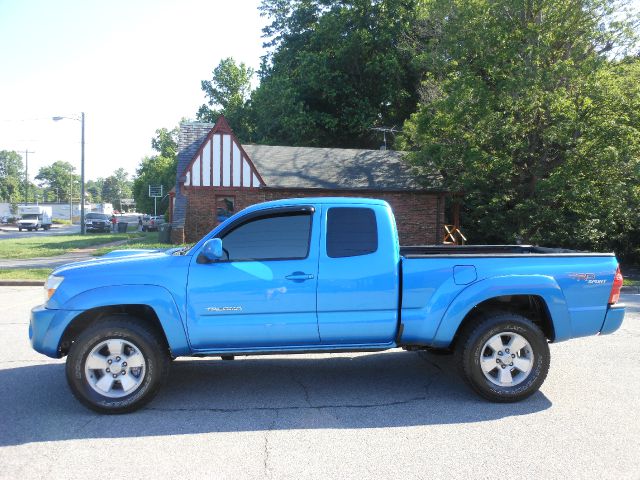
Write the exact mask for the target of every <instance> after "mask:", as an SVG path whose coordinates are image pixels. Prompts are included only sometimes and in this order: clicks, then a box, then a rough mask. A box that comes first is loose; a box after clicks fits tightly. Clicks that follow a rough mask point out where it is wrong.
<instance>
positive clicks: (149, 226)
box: [142, 215, 165, 232]
mask: <svg viewBox="0 0 640 480" xmlns="http://www.w3.org/2000/svg"><path fill="white" fill-rule="evenodd" d="M163 223H165V222H164V216H162V215H158V216H153V217H152V216H150V215H144V216H143V217H142V231H143V232H147V231H149V232H155V231H157V230H158V227H159V226H160V225H162V224H163Z"/></svg>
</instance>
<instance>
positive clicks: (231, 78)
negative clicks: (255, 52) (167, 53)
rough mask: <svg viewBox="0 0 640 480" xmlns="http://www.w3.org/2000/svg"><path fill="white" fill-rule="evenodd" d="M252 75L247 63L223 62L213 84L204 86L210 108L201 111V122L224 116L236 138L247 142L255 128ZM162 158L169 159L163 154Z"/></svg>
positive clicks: (211, 81) (205, 83)
mask: <svg viewBox="0 0 640 480" xmlns="http://www.w3.org/2000/svg"><path fill="white" fill-rule="evenodd" d="M253 75H254V71H253V69H252V68H251V67H247V66H246V65H245V64H244V63H240V64H239V65H238V64H236V62H235V60H234V59H233V58H231V57H228V58H225V59H223V60H221V61H220V63H219V64H218V66H217V67H216V68H214V70H213V76H212V78H211V80H203V81H202V82H201V86H202V91H203V92H204V93H205V95H206V97H207V104H205V105H202V106H201V107H200V109H199V110H198V113H197V118H198V120H201V121H203V122H211V123H213V122H215V121H216V120H217V119H218V117H219V116H220V115H224V116H225V118H226V119H227V121H228V122H229V125H230V126H231V128H232V129H233V130H234V132H235V134H236V135H237V136H238V137H239V138H240V139H241V140H242V141H248V140H249V139H250V137H251V130H252V128H251V125H250V120H249V110H248V104H247V101H248V99H249V95H250V93H251V79H252V78H253ZM161 155H162V156H164V157H167V158H168V156H167V155H165V154H163V153H162V152H161Z"/></svg>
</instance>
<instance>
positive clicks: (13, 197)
mask: <svg viewBox="0 0 640 480" xmlns="http://www.w3.org/2000/svg"><path fill="white" fill-rule="evenodd" d="M23 172H24V165H23V164H22V157H21V156H20V155H18V154H17V153H16V152H14V151H9V150H2V151H0V201H3V202H9V203H17V202H19V201H21V200H22V198H23V195H24V191H23V188H22V187H23V186H24V173H23Z"/></svg>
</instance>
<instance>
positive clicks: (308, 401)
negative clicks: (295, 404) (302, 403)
mask: <svg viewBox="0 0 640 480" xmlns="http://www.w3.org/2000/svg"><path fill="white" fill-rule="evenodd" d="M289 375H290V376H291V380H293V382H294V383H295V384H296V385H299V386H300V388H302V391H303V392H304V399H305V400H306V402H307V405H309V406H310V407H313V405H311V400H310V399H309V389H308V388H307V386H306V385H305V384H304V383H302V380H300V379H299V378H298V377H296V376H295V374H294V373H293V370H291V369H290V370H289Z"/></svg>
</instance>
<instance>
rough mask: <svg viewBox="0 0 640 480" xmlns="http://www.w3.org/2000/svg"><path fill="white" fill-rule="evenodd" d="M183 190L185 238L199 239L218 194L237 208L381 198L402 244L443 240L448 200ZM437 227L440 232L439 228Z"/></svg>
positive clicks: (418, 195)
mask: <svg viewBox="0 0 640 480" xmlns="http://www.w3.org/2000/svg"><path fill="white" fill-rule="evenodd" d="M184 193H185V195H186V196H187V198H188V203H187V215H186V220H185V228H184V240H185V241H186V242H195V241H197V240H199V239H200V238H202V236H203V235H205V234H206V233H207V232H209V231H211V229H212V228H213V227H214V226H215V211H216V205H215V196H216V195H229V196H234V197H235V210H236V212H239V211H240V210H242V209H243V208H246V207H248V206H250V205H253V204H255V203H260V202H265V201H269V200H279V199H282V198H295V197H297V198H299V197H366V198H379V199H382V200H386V201H387V202H389V204H390V205H391V208H392V209H393V213H394V215H395V217H396V222H397V224H398V232H399V234H400V243H401V244H402V245H425V244H435V243H440V241H441V240H442V238H441V233H440V232H441V231H442V230H443V227H442V225H443V224H444V203H445V202H444V194H442V193H429V192H380V191H354V190H347V191H345V190H305V189H270V188H220V187H217V188H211V187H195V188H194V187H191V188H185V189H184ZM438 209H439V215H440V219H439V221H438V218H437V215H438V212H437V211H438ZM437 229H439V230H440V232H437ZM176 233H177V232H176ZM178 240H180V239H178V238H177V236H176V238H175V239H174V241H178Z"/></svg>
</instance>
